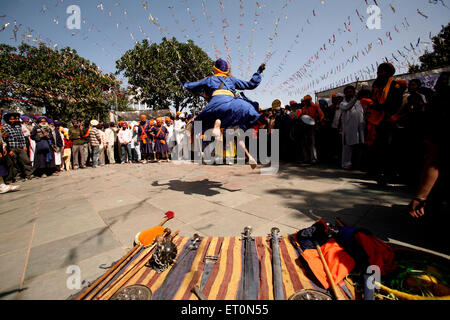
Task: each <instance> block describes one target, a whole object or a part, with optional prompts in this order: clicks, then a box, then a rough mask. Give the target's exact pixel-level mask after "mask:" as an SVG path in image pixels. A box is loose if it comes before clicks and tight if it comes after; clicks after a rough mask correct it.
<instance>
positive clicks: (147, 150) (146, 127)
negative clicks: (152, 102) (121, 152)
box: [138, 121, 153, 154]
mask: <svg viewBox="0 0 450 320" xmlns="http://www.w3.org/2000/svg"><path fill="white" fill-rule="evenodd" d="M144 131H145V132H144ZM144 133H145V134H146V135H147V137H145V136H144ZM144 140H145V143H144ZM138 141H139V145H140V148H141V154H151V153H153V146H152V145H153V135H152V127H151V125H150V123H149V122H148V121H146V122H145V123H144V124H142V122H140V123H139V127H138Z"/></svg>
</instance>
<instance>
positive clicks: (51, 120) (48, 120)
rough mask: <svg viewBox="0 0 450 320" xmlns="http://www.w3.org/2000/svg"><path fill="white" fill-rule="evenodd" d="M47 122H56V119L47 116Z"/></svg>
mask: <svg viewBox="0 0 450 320" xmlns="http://www.w3.org/2000/svg"><path fill="white" fill-rule="evenodd" d="M47 122H48V123H49V124H50V123H53V124H54V123H55V121H54V120H53V119H51V118H47Z"/></svg>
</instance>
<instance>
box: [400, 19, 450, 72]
mask: <svg viewBox="0 0 450 320" xmlns="http://www.w3.org/2000/svg"><path fill="white" fill-rule="evenodd" d="M432 42H433V52H428V50H427V51H425V53H424V54H423V55H422V56H421V57H420V58H419V60H420V62H421V64H420V65H412V66H410V67H409V72H420V71H428V70H431V69H435V68H439V67H444V66H448V65H449V64H450V23H449V24H448V25H447V26H446V27H444V28H443V29H442V30H441V32H439V34H438V35H437V36H435V37H433V39H432Z"/></svg>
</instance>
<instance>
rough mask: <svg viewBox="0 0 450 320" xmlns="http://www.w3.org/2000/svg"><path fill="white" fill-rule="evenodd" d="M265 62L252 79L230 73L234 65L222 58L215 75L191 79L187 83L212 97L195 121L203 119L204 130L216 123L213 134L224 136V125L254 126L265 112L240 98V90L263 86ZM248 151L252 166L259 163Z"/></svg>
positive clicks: (248, 127) (230, 126)
mask: <svg viewBox="0 0 450 320" xmlns="http://www.w3.org/2000/svg"><path fill="white" fill-rule="evenodd" d="M265 68H266V66H265V64H262V65H261V66H260V67H259V68H258V71H257V72H256V73H255V74H254V75H253V77H252V79H251V80H250V81H243V80H239V79H236V78H233V77H231V76H230V65H229V64H228V63H227V62H226V61H224V60H222V59H219V60H217V61H216V63H215V66H214V67H213V70H214V73H215V74H214V76H211V77H208V78H205V79H203V80H200V81H197V82H188V83H185V84H184V87H185V88H186V89H188V90H190V91H193V92H195V93H204V94H205V96H206V97H207V100H208V105H207V106H206V107H205V108H204V109H203V111H202V112H201V113H200V114H199V115H198V116H197V117H196V118H195V121H202V125H203V130H207V129H210V128H212V127H214V131H213V135H214V136H216V137H218V136H220V129H221V128H223V129H229V128H236V127H239V128H241V129H242V130H244V131H245V130H247V129H250V128H252V126H253V125H254V124H255V123H257V121H258V120H259V118H260V117H261V115H260V114H259V112H258V111H257V110H256V109H255V107H254V106H253V105H252V104H251V103H249V102H248V101H246V100H244V99H241V98H237V97H236V96H235V91H236V90H253V89H255V88H257V87H258V86H259V84H260V83H261V80H262V77H261V73H262V72H263V71H264V70H265ZM244 150H245V151H246V154H247V156H248V157H249V161H250V164H251V166H252V168H255V167H256V161H255V160H254V159H253V158H252V157H251V155H250V154H249V153H248V151H247V149H246V148H245V149H244Z"/></svg>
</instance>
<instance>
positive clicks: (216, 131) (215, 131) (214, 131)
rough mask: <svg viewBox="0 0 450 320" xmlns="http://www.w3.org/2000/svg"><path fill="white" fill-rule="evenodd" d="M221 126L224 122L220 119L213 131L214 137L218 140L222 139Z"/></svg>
mask: <svg viewBox="0 0 450 320" xmlns="http://www.w3.org/2000/svg"><path fill="white" fill-rule="evenodd" d="M221 125H222V122H221V121H220V120H219V119H217V120H216V123H215V124H214V129H213V132H212V134H213V137H216V138H218V137H220V134H221V132H220V126H221Z"/></svg>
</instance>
